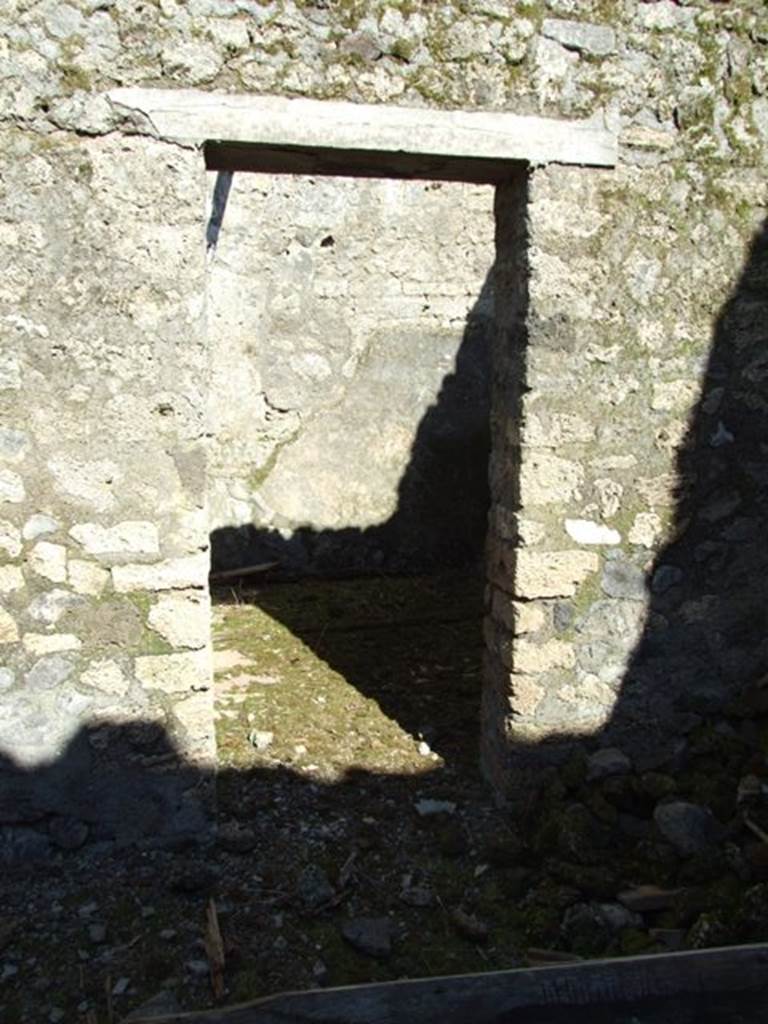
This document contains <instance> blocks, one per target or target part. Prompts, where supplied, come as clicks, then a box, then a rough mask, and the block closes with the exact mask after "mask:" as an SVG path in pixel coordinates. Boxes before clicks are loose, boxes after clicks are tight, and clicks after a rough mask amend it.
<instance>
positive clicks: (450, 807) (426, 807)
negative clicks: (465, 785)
mask: <svg viewBox="0 0 768 1024" xmlns="http://www.w3.org/2000/svg"><path fill="white" fill-rule="evenodd" d="M414 807H415V808H416V811H417V812H418V814H419V815H420V817H422V818H427V817H429V816H430V815H431V814H453V813H454V812H455V810H456V804H455V803H454V802H453V800H428V799H424V800H417V801H416V803H415V804H414Z"/></svg>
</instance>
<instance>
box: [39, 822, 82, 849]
mask: <svg viewBox="0 0 768 1024" xmlns="http://www.w3.org/2000/svg"><path fill="white" fill-rule="evenodd" d="M48 833H49V835H50V837H51V839H52V840H53V842H54V843H55V844H56V846H58V847H59V848H60V849H62V850H79V849H80V847H81V846H82V845H83V843H84V842H85V841H86V839H87V838H88V826H87V825H86V823H85V822H84V821H79V820H78V819H77V818H67V817H61V818H53V819H52V821H51V823H50V824H49V826H48Z"/></svg>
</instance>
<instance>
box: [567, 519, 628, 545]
mask: <svg viewBox="0 0 768 1024" xmlns="http://www.w3.org/2000/svg"><path fill="white" fill-rule="evenodd" d="M565 532H566V533H567V534H568V536H569V537H571V538H572V539H573V540H575V541H576V543H577V544H620V543H621V534H620V533H619V531H618V530H614V529H612V528H611V527H610V526H606V525H605V524H604V523H595V522H593V521H592V520H591V519H566V520H565Z"/></svg>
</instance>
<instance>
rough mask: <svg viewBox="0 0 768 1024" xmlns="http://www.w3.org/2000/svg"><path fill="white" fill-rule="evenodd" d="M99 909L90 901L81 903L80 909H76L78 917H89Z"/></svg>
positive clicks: (96, 904)
mask: <svg viewBox="0 0 768 1024" xmlns="http://www.w3.org/2000/svg"><path fill="white" fill-rule="evenodd" d="M98 909H99V904H98V903H97V902H96V900H91V901H90V902H89V903H83V905H82V906H81V907H78V908H77V914H78V917H91V916H92V915H93V914H95V913H96V911H97V910H98Z"/></svg>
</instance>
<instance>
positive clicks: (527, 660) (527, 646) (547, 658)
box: [513, 639, 576, 675]
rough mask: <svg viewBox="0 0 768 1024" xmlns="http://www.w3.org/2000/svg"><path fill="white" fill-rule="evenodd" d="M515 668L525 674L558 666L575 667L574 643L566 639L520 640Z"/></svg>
mask: <svg viewBox="0 0 768 1024" xmlns="http://www.w3.org/2000/svg"><path fill="white" fill-rule="evenodd" d="M513 662H514V670H515V671H516V672H521V673H522V674H523V675H537V674H538V673H540V672H549V671H550V670H552V669H556V668H573V666H574V665H575V664H576V655H575V653H574V649H573V644H569V643H566V642H565V641H564V640H556V639H553V640H548V641H547V642H546V643H543V644H537V643H534V642H533V641H531V640H518V641H517V643H516V644H515V649H514V657H513Z"/></svg>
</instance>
